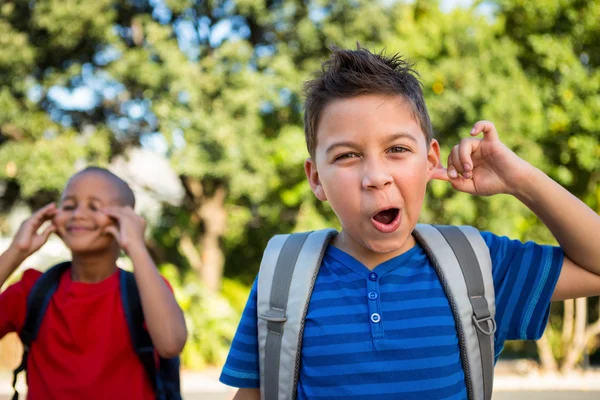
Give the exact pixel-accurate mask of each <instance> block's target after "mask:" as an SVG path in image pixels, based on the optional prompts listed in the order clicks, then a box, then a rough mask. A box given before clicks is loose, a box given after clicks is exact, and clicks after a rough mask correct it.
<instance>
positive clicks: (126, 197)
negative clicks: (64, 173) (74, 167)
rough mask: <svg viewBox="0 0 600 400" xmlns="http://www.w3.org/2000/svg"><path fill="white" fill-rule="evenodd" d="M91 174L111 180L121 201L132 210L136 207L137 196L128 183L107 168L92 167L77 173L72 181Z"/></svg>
mask: <svg viewBox="0 0 600 400" xmlns="http://www.w3.org/2000/svg"><path fill="white" fill-rule="evenodd" d="M90 172H91V173H97V174H101V175H104V176H105V177H107V178H108V179H110V180H111V181H112V182H113V183H114V185H115V187H116V188H117V190H118V191H119V197H120V199H121V202H122V204H123V205H127V206H131V208H134V207H135V195H134V194H133V190H131V188H130V187H129V185H128V184H127V182H125V181H124V180H123V179H121V178H119V177H118V176H117V175H115V174H113V173H112V172H110V171H109V170H107V169H106V168H101V167H96V166H90V167H87V168H85V169H83V170H81V171H79V172H77V173H76V174H75V175H73V177H72V178H71V179H73V178H74V177H76V176H77V175H83V174H86V173H90Z"/></svg>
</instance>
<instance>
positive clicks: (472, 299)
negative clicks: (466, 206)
mask: <svg viewBox="0 0 600 400" xmlns="http://www.w3.org/2000/svg"><path fill="white" fill-rule="evenodd" d="M414 234H415V237H416V238H417V240H418V241H419V243H420V244H421V245H422V246H423V248H424V249H425V251H426V252H427V254H428V256H429V258H430V260H431V262H432V264H433V265H434V267H435V269H436V272H437V274H438V276H439V278H440V282H441V283H442V286H443V287H444V291H445V292H446V296H447V297H448V301H449V302H450V307H451V308H452V312H453V314H454V319H455V321H456V328H457V333H458V339H459V345H460V353H461V360H462V365H463V370H464V373H465V382H466V386H467V394H468V398H469V399H470V400H489V399H491V397H492V388H493V382H494V333H495V332H496V322H495V320H494V317H495V314H496V306H495V294H494V282H493V280H492V261H491V258H490V254H489V249H488V247H487V245H486V244H485V242H484V240H483V238H482V237H481V234H480V233H479V231H478V230H477V229H475V228H473V227H470V226H460V227H457V226H432V225H425V224H418V225H417V227H416V228H415V231H414Z"/></svg>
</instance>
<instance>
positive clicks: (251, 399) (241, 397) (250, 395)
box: [233, 389, 260, 400]
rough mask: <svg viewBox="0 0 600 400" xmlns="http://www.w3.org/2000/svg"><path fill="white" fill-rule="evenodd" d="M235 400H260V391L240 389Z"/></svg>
mask: <svg viewBox="0 0 600 400" xmlns="http://www.w3.org/2000/svg"><path fill="white" fill-rule="evenodd" d="M233 400H260V389H239V390H238V391H237V393H236V394H235V396H234V397H233Z"/></svg>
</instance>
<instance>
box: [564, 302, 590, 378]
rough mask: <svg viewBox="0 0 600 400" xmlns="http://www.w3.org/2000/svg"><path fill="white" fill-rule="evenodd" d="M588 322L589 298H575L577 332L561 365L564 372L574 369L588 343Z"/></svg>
mask: <svg viewBox="0 0 600 400" xmlns="http://www.w3.org/2000/svg"><path fill="white" fill-rule="evenodd" d="M586 324H587V298H585V297H583V298H579V299H576V300H575V333H574V334H573V340H572V341H571V343H570V344H569V347H568V348H567V350H566V355H565V359H564V362H563V365H562V367H561V371H562V372H563V373H567V372H569V371H572V370H573V369H574V368H575V366H576V365H577V362H578V361H579V359H580V357H581V353H582V352H583V350H584V349H585V345H586V342H587V340H586V332H585V328H586Z"/></svg>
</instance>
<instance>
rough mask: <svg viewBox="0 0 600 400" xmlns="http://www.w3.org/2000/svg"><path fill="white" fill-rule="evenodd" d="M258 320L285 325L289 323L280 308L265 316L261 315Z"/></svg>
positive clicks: (272, 309)
mask: <svg viewBox="0 0 600 400" xmlns="http://www.w3.org/2000/svg"><path fill="white" fill-rule="evenodd" d="M258 318H260V319H262V320H265V321H267V322H281V323H284V322H286V321H287V317H286V316H285V313H284V311H283V310H280V309H278V308H271V309H270V310H269V311H267V312H266V313H264V314H263V315H259V316H258Z"/></svg>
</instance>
